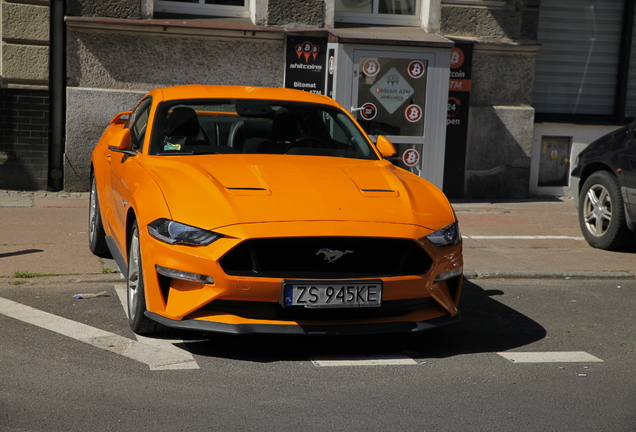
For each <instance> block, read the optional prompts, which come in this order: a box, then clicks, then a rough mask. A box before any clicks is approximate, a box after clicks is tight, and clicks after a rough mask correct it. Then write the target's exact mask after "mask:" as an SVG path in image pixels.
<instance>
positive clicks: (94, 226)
mask: <svg viewBox="0 0 636 432" xmlns="http://www.w3.org/2000/svg"><path fill="white" fill-rule="evenodd" d="M88 247H89V249H90V251H91V252H92V253H94V254H95V255H97V256H98V257H101V258H110V257H111V255H110V251H109V250H108V245H107V244H106V232H105V231H104V225H103V223H102V215H101V213H100V210H99V200H98V199H97V184H96V183H95V176H91V195H90V201H89V205H88Z"/></svg>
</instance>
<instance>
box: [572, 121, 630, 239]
mask: <svg viewBox="0 0 636 432" xmlns="http://www.w3.org/2000/svg"><path fill="white" fill-rule="evenodd" d="M575 165H576V167H575V168H574V170H573V171H572V174H571V178H570V187H571V188H572V193H573V195H574V204H575V205H576V207H577V208H578V209H579V224H580V225H581V231H583V236H584V237H585V240H587V242H588V243H589V244H590V245H591V246H593V247H595V248H599V249H607V250H616V249H621V248H623V247H626V246H630V245H634V243H635V240H636V236H634V233H636V120H635V121H634V122H632V123H631V124H630V125H629V126H625V127H623V128H620V129H618V130H615V131H614V132H611V133H609V134H607V135H604V136H602V137H601V138H599V139H597V140H596V141H594V142H593V143H591V144H590V145H588V146H587V147H586V148H585V149H584V150H583V151H582V152H581V153H580V154H579V156H578V157H577V159H576V164H575Z"/></svg>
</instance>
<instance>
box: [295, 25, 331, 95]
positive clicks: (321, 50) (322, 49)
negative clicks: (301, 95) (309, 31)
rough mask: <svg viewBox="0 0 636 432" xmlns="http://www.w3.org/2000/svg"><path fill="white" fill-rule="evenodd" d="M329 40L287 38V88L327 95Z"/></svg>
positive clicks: (300, 37) (302, 37)
mask: <svg viewBox="0 0 636 432" xmlns="http://www.w3.org/2000/svg"><path fill="white" fill-rule="evenodd" d="M326 68H327V38H319V37H306V36H287V49H286V53H285V88H290V89H296V90H305V91H308V92H311V93H316V94H320V95H321V94H325V76H326Z"/></svg>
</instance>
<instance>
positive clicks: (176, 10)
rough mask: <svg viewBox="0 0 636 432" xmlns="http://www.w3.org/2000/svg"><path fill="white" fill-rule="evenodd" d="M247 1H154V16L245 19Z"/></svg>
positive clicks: (247, 12) (247, 14)
mask: <svg viewBox="0 0 636 432" xmlns="http://www.w3.org/2000/svg"><path fill="white" fill-rule="evenodd" d="M247 3H248V1H247V0H155V14H177V15H205V16H218V17H234V18H247V17H249V11H248V7H247Z"/></svg>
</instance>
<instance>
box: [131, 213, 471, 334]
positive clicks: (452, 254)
mask: <svg viewBox="0 0 636 432" xmlns="http://www.w3.org/2000/svg"><path fill="white" fill-rule="evenodd" d="M262 225H267V226H265V227H258V230H257V227H248V228H251V229H253V230H254V232H241V233H240V234H241V235H231V234H230V233H227V232H225V233H223V234H225V236H226V237H224V238H223V239H221V240H219V241H217V242H215V243H212V244H211V245H210V246H209V247H205V248H192V247H188V246H171V245H167V244H165V243H162V242H159V241H157V240H155V239H153V238H152V237H150V236H149V235H148V234H147V230H145V229H142V230H141V245H142V256H143V267H144V278H145V290H146V307H147V310H148V312H147V313H146V315H147V316H148V317H149V318H151V319H152V320H154V321H157V322H159V323H161V324H163V325H165V326H167V327H171V328H176V329H185V330H196V331H201V332H219V333H230V334H254V333H263V334H365V333H366V334H373V333H393V332H417V331H423V330H428V329H430V328H434V327H438V326H440V325H444V324H448V323H451V322H455V321H457V320H459V312H458V310H457V303H458V301H459V295H460V291H461V283H462V275H461V274H457V272H458V271H461V267H462V266H463V260H462V243H461V242H460V244H458V245H457V246H445V247H435V246H433V245H432V244H430V245H428V244H425V245H423V246H422V247H423V249H424V250H425V251H426V253H427V254H428V255H429V256H430V257H431V259H432V265H431V267H430V270H429V271H428V272H427V273H426V274H424V275H410V276H408V275H407V276H394V277H379V279H382V282H383V286H384V289H383V297H382V302H383V305H384V304H386V305H387V308H384V307H382V308H369V309H376V311H369V314H368V315H365V313H366V312H365V313H361V311H359V310H358V311H355V310H346V309H345V310H343V309H340V310H341V311H342V313H340V314H337V315H338V316H333V315H329V316H320V317H319V316H316V315H312V314H307V315H305V314H302V313H301V314H300V315H293V314H292V315H293V316H290V315H289V314H288V312H289V310H287V309H284V308H283V307H282V306H280V299H281V294H282V279H281V278H276V277H254V276H252V277H249V276H247V275H234V276H232V275H229V274H227V273H226V272H224V271H223V269H222V268H221V266H220V264H219V261H220V260H221V259H222V258H223V257H224V256H225V255H226V254H227V252H228V251H229V250H232V249H233V248H234V247H235V246H236V245H238V244H239V243H241V242H242V241H243V240H242V239H245V238H247V239H253V238H259V237H263V233H265V234H266V235H267V237H285V236H290V235H291V236H294V235H295V233H294V232H293V231H294V230H293V228H290V225H291V224H288V223H287V224H262ZM310 225H311V226H312V227H313V226H318V228H320V227H322V226H329V227H330V229H333V228H331V227H333V225H337V224H333V223H331V224H324V223H314V224H310ZM360 225H362V224H360V223H358V224H356V227H358V229H359V230H360V234H358V233H353V234H357V235H361V234H362V233H363V232H364V233H365V234H366V236H369V237H373V236H376V237H388V238H403V239H404V238H406V239H416V238H421V237H423V236H424V235H425V234H428V233H429V231H422V229H421V228H418V227H412V226H411V227H409V226H405V225H391V224H364V225H363V226H362V228H359V226H360ZM248 228H245V227H242V228H241V229H243V230H246V229H248ZM263 228H265V229H263ZM318 228H316V229H313V230H308V229H307V224H305V226H304V229H303V232H304V233H306V232H307V231H313V232H312V233H313V234H314V235H323V236H325V235H332V236H333V235H336V234H338V233H337V232H333V231H332V232H325V231H326V230H325V229H323V230H320V229H318ZM347 228H349V226H348V225H347ZM299 231H300V230H299ZM352 231H353V230H352V229H347V230H345V229H342V230H341V231H340V235H343V234H342V233H343V232H344V233H347V234H352ZM290 233H291V234H290ZM299 234H300V233H299ZM296 235H297V234H296ZM314 254H315V253H314ZM319 258H320V259H322V257H319ZM157 265H159V266H161V267H166V268H169V269H176V270H180V271H185V272H191V273H194V274H198V275H209V276H211V278H212V279H213V280H214V283H212V284H206V283H196V282H188V281H184V280H181V279H176V278H167V277H165V275H161V274H159V273H158V272H157V269H156V266H157ZM326 265H327V264H326ZM453 271H454V272H455V273H452V275H453V276H454V277H452V278H451V279H448V280H435V278H436V276H438V275H441V274H444V273H449V272H453ZM289 279H294V278H289ZM328 279H332V278H328ZM365 279H368V278H365ZM350 280H352V281H353V280H356V279H355V278H352V279H350ZM422 301H424V303H426V304H422V303H421V302H422ZM405 303H407V304H406V305H405ZM396 304H398V306H399V307H395V308H394V309H391V307H393V306H394V305H396ZM228 305H229V306H228ZM279 306H280V308H278V307H279ZM277 308H278V309H277ZM281 308H282V309H281ZM380 309H381V310H380ZM387 309H388V312H387ZM349 311H351V312H349ZM376 312H378V313H376ZM374 314H375V315H374Z"/></svg>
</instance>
